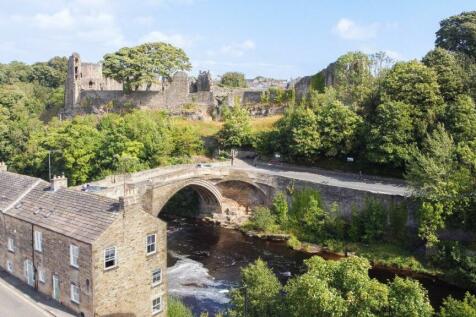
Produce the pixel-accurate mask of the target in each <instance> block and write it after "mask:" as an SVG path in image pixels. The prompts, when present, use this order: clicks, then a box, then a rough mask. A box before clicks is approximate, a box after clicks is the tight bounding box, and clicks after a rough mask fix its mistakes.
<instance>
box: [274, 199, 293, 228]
mask: <svg viewBox="0 0 476 317" xmlns="http://www.w3.org/2000/svg"><path fill="white" fill-rule="evenodd" d="M288 209H289V208H288V201H287V200H286V196H285V194H284V193H282V192H279V193H277V194H276V195H275V196H274V198H273V205H272V206H271V211H272V212H273V215H275V216H276V220H277V222H278V224H280V225H286V224H287V222H288Z"/></svg>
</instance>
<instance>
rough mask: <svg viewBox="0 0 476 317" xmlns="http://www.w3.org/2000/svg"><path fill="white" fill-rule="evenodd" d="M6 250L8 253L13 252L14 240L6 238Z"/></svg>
mask: <svg viewBox="0 0 476 317" xmlns="http://www.w3.org/2000/svg"><path fill="white" fill-rule="evenodd" d="M7 248H8V251H11V252H15V240H13V238H8V244H7Z"/></svg>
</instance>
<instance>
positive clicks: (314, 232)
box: [289, 188, 328, 241]
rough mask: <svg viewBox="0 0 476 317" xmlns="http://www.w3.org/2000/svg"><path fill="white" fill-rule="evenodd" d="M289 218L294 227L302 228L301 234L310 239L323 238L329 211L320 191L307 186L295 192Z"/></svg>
mask: <svg viewBox="0 0 476 317" xmlns="http://www.w3.org/2000/svg"><path fill="white" fill-rule="evenodd" d="M289 219H290V222H291V225H292V227H294V228H300V229H301V230H300V235H302V236H304V237H308V239H306V240H308V241H312V240H316V238H317V239H318V238H323V237H325V235H326V232H325V226H326V222H327V220H328V213H327V212H326V210H325V208H324V203H323V201H322V198H321V195H320V194H319V192H317V191H315V190H312V189H310V188H306V189H303V190H299V191H296V192H294V193H293V196H292V202H291V208H290V209H289Z"/></svg>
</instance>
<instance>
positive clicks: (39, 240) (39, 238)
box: [34, 230, 43, 252]
mask: <svg viewBox="0 0 476 317" xmlns="http://www.w3.org/2000/svg"><path fill="white" fill-rule="evenodd" d="M34 237H35V251H38V252H43V233H42V232H41V231H36V230H35V231H34Z"/></svg>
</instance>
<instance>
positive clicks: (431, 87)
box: [381, 60, 443, 142]
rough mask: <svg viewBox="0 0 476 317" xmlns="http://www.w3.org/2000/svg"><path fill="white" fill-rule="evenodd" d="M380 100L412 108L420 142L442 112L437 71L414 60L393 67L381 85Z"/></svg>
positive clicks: (416, 133) (416, 132)
mask: <svg viewBox="0 0 476 317" xmlns="http://www.w3.org/2000/svg"><path fill="white" fill-rule="evenodd" d="M381 98H382V100H384V101H387V100H388V101H400V102H403V103H406V104H408V105H412V106H413V107H412V113H411V115H412V117H414V122H413V124H414V129H415V135H416V138H417V141H419V142H421V141H422V140H423V138H424V136H425V134H426V133H427V131H428V130H429V129H430V128H432V127H433V126H434V125H435V122H436V119H437V118H438V117H439V116H440V115H441V114H442V112H443V98H442V97H441V95H440V91H439V85H438V80H437V75H436V73H435V71H433V70H432V69H430V68H428V67H427V66H425V65H424V64H422V63H420V62H418V61H415V60H413V61H410V62H398V63H396V64H395V65H394V66H393V68H392V69H391V70H390V71H389V72H388V73H387V75H386V76H385V78H384V80H383V82H382V93H381Z"/></svg>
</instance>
